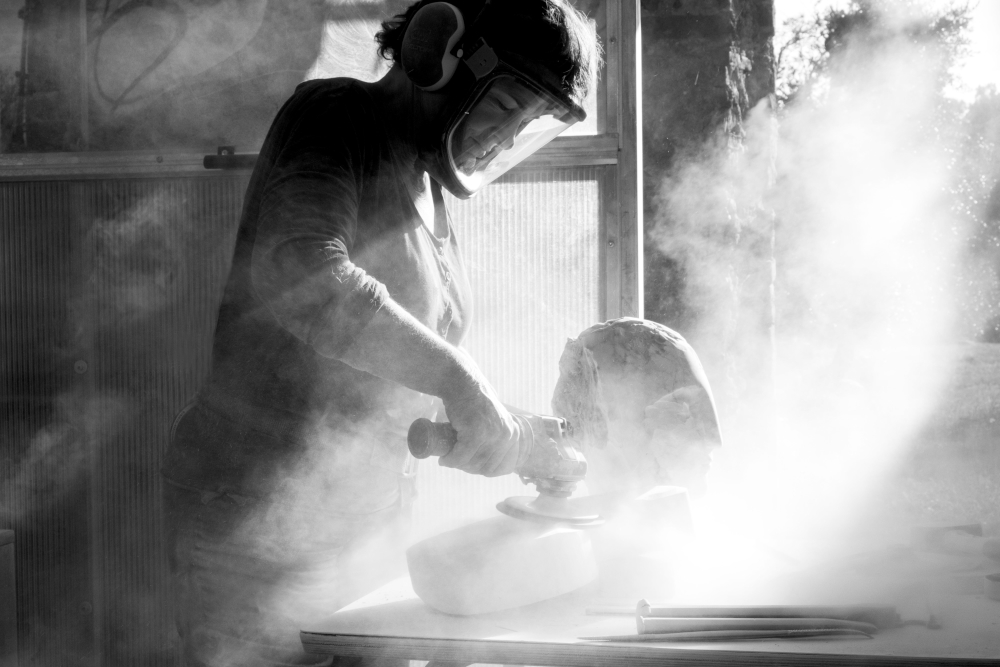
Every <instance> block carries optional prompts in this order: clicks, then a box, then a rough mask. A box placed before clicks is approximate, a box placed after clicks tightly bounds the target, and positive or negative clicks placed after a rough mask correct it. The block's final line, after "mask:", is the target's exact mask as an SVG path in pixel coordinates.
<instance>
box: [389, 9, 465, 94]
mask: <svg viewBox="0 0 1000 667" xmlns="http://www.w3.org/2000/svg"><path fill="white" fill-rule="evenodd" d="M464 34H465V20H464V19H463V18H462V12H460V11H458V8H457V7H456V6H455V5H453V4H451V3H449V2H432V3H430V4H427V5H424V6H423V7H421V8H420V9H418V10H417V12H416V13H415V14H414V15H413V18H411V19H410V22H409V24H408V25H407V26H406V32H405V33H403V43H402V45H401V48H400V62H401V64H402V65H403V71H404V72H406V76H408V77H409V78H410V81H412V82H413V84H414V85H415V86H417V87H418V88H421V89H423V90H428V91H434V90H439V89H440V88H443V87H444V86H445V85H446V84H447V83H448V82H449V81H451V78H452V76H454V75H455V69H456V68H457V67H458V60H459V58H458V57H456V56H455V55H453V54H452V51H453V50H454V48H455V45H456V44H457V43H458V40H460V39H462V36H463V35H464Z"/></svg>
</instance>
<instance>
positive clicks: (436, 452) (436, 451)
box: [406, 419, 458, 459]
mask: <svg viewBox="0 0 1000 667" xmlns="http://www.w3.org/2000/svg"><path fill="white" fill-rule="evenodd" d="M456 442H458V431H456V430H455V429H454V428H452V426H451V424H449V423H448V422H432V421H431V420H430V419H417V420H415V421H414V422H413V423H412V424H410V430H409V431H408V432H407V433H406V446H407V447H409V448H410V454H413V458H416V459H426V458H427V457H428V456H444V455H445V454H447V453H449V452H450V451H451V449H452V447H454V446H455V443H456Z"/></svg>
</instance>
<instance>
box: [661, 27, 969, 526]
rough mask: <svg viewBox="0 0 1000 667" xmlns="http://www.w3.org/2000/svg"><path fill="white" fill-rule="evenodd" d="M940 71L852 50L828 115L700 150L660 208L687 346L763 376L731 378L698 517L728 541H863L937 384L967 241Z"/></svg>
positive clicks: (823, 106) (819, 109)
mask: <svg viewBox="0 0 1000 667" xmlns="http://www.w3.org/2000/svg"><path fill="white" fill-rule="evenodd" d="M911 18H912V17H906V16H894V17H891V19H890V20H889V21H888V23H889V24H890V25H893V26H897V27H898V26H899V25H902V24H905V22H906V21H907V20H910V19H911ZM943 57H944V56H943V54H942V53H940V52H937V51H935V50H933V49H930V48H927V46H926V45H923V46H922V47H918V46H916V45H914V44H913V43H911V42H909V41H907V40H906V39H904V38H902V37H899V38H898V39H890V40H887V41H886V42H885V44H884V45H883V46H881V47H880V48H878V49H874V50H872V49H860V48H856V47H854V46H848V47H847V48H846V49H845V50H844V51H843V53H841V54H839V55H838V56H836V57H835V58H834V59H833V60H832V61H831V63H830V70H829V71H830V76H829V77H828V85H827V88H826V89H825V90H817V91H814V92H815V93H816V94H817V96H818V97H820V98H821V99H822V103H816V102H815V101H814V99H800V100H798V101H796V102H794V103H792V104H790V105H789V106H787V107H786V108H785V110H784V113H783V114H782V115H781V118H780V123H778V122H777V121H776V120H775V113H774V111H773V110H772V109H771V108H769V105H768V104H767V103H766V102H765V103H763V104H761V105H759V106H758V108H756V109H754V110H753V112H752V113H751V114H750V116H749V118H747V119H745V122H744V128H745V131H746V137H745V139H744V141H743V142H742V146H740V147H737V148H733V147H732V146H731V142H729V141H727V140H720V141H719V142H718V144H717V145H713V146H708V147H707V148H706V149H705V151H704V152H703V154H702V155H701V156H700V157H699V158H698V159H695V160H693V161H691V162H689V163H687V164H684V165H683V166H681V167H680V168H679V169H677V170H675V172H674V174H673V175H672V176H671V177H670V178H669V179H668V180H667V181H666V182H664V183H663V185H662V187H661V189H660V191H659V193H658V202H659V204H660V211H661V212H662V213H663V216H662V218H663V219H661V220H659V221H657V223H656V224H657V225H658V226H657V228H656V229H655V231H654V237H655V238H656V240H657V242H658V244H659V246H660V248H661V250H662V251H663V252H665V253H666V254H667V255H668V256H670V257H673V258H676V259H677V260H678V261H680V262H681V263H682V265H683V267H684V270H685V271H686V276H687V279H688V286H687V294H686V295H685V296H686V298H687V299H688V300H689V301H690V302H692V303H693V304H695V308H696V310H697V311H698V312H699V313H700V320H699V322H698V326H697V331H696V332H693V333H692V334H691V336H690V338H689V339H690V340H693V341H695V340H712V339H718V338H720V337H732V338H734V339H735V340H736V341H737V343H736V344H735V345H733V346H731V347H730V348H729V349H727V350H725V354H728V355H730V356H731V357H732V356H734V355H735V357H736V358H735V363H736V365H737V366H740V365H742V366H743V367H745V368H751V369H754V371H755V372H757V373H759V374H758V375H754V374H751V375H744V376H742V377H739V378H737V381H738V383H739V385H740V386H738V387H736V390H737V391H738V392H739V393H740V394H741V400H740V402H739V405H734V403H733V402H732V401H730V402H728V403H727V401H725V400H723V401H722V405H721V407H720V409H721V412H722V414H721V415H720V418H721V421H722V425H723V428H724V429H725V430H726V433H727V443H726V445H727V446H726V447H724V448H723V449H721V450H720V451H719V452H718V454H717V456H716V460H715V462H714V467H713V472H712V473H711V475H710V487H711V491H710V494H709V497H708V499H707V501H706V502H705V503H704V504H703V505H702V507H701V508H700V511H701V512H703V513H704V516H703V519H704V520H705V521H706V522H707V524H706V525H711V526H714V527H715V528H716V529H718V530H719V531H730V536H731V537H733V538H736V537H739V536H750V537H751V539H754V540H756V539H758V538H759V537H760V536H762V535H775V534H785V535H788V534H795V535H803V534H813V535H816V534H822V535H824V536H825V537H833V536H836V535H838V534H841V533H845V532H850V531H852V530H855V529H856V528H857V524H858V522H859V521H860V520H862V519H863V517H864V516H865V514H866V511H867V510H868V509H870V508H868V507H867V503H868V500H869V497H870V495H871V494H872V493H873V492H875V491H876V490H877V487H878V485H879V482H880V480H882V479H883V478H884V476H885V475H886V474H887V473H888V472H890V471H891V469H892V467H893V465H894V464H895V463H896V462H897V461H898V460H899V458H900V456H901V454H902V452H903V451H904V449H905V446H906V444H907V442H908V439H910V438H911V437H912V436H913V435H914V434H915V433H916V432H917V431H918V430H919V429H920V428H921V426H922V425H923V424H924V422H925V420H926V419H927V417H928V416H929V414H930V412H931V410H932V409H933V408H934V407H935V405H936V402H937V400H938V398H939V394H940V391H941V389H942V387H943V385H944V383H945V382H946V381H947V380H948V378H949V373H950V370H951V353H950V350H951V349H952V347H951V346H949V343H950V342H952V341H953V340H954V336H955V323H956V316H957V313H956V303H957V299H956V275H957V273H956V272H957V268H958V266H959V263H960V261H961V252H962V247H963V241H964V240H965V239H966V238H967V235H968V233H969V230H968V229H966V228H965V227H964V225H963V223H962V221H961V219H960V218H958V217H957V216H956V215H955V213H954V211H953V210H952V209H951V207H950V205H949V199H948V197H947V195H948V192H949V187H950V185H951V180H950V179H951V174H950V172H949V163H950V159H951V154H950V151H951V150H952V149H953V146H951V145H949V143H948V136H949V135H948V132H947V131H946V129H947V128H942V127H941V123H942V122H943V121H942V120H941V115H940V113H939V108H938V107H937V100H939V99H940V97H939V96H937V95H936V91H937V88H936V86H937V84H938V81H937V80H936V79H935V77H936V76H938V75H939V73H940V72H941V69H942V62H943ZM803 97H807V96H803ZM667 220H669V221H670V223H669V224H668V223H667ZM734 221H735V222H734ZM772 248H773V250H772ZM772 256H773V257H774V259H775V263H776V274H775V275H776V278H775V280H774V281H773V283H772V284H771V285H768V284H767V283H768V282H770V281H769V275H768V274H769V273H770V269H771V257H772ZM753 267H756V269H754V268H753ZM754 270H756V271H757V275H754V274H753V271H754ZM760 274H763V275H764V280H763V281H761V276H760ZM754 281H757V284H756V285H755V284H754ZM761 282H763V287H761V284H760V283H761ZM772 286H773V287H774V288H775V290H776V291H775V296H774V304H775V306H776V310H775V312H774V313H773V314H772V313H771V312H770V307H771V306H770V302H769V299H768V298H766V297H767V290H768V289H770V288H771V287H772ZM753 290H757V291H756V292H755V291H753ZM734 304H735V305H734ZM772 317H773V318H774V323H775V328H774V330H773V338H771V335H772V333H771V332H769V331H768V327H767V324H768V323H769V322H771V321H772ZM685 333H687V332H685ZM695 346H696V348H697V347H698V344H697V343H695ZM699 349H700V348H699ZM761 350H765V351H773V353H774V362H773V377H774V388H773V394H772V389H771V387H770V381H769V380H768V378H767V376H768V375H769V374H770V371H771V367H770V366H769V365H767V364H764V365H761V364H760V363H758V361H759V360H756V359H752V358H746V355H750V354H759V353H760V351H761ZM755 351H756V352H755ZM740 355H744V357H743V358H740ZM732 360H733V359H730V361H732ZM709 373H710V375H711V369H709ZM710 379H711V380H712V382H713V386H716V385H717V384H725V383H726V382H731V381H732V380H733V379H732V378H729V377H711V378H710ZM718 393H721V394H723V395H725V394H726V391H725V388H723V391H721V392H718ZM727 413H728V415H727ZM736 413H739V414H736ZM734 415H735V416H736V418H735V419H734V418H733V417H734ZM727 417H728V419H727ZM734 423H735V424H737V426H736V427H735V428H734Z"/></svg>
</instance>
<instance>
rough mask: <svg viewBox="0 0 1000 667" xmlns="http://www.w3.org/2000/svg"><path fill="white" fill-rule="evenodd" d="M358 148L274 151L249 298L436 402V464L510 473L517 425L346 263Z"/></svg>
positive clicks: (423, 329) (346, 143) (300, 145)
mask: <svg viewBox="0 0 1000 667" xmlns="http://www.w3.org/2000/svg"><path fill="white" fill-rule="evenodd" d="M342 106H343V105H337V106H335V107H333V108H330V109H328V110H327V111H325V112H324V115H323V118H322V119H321V120H322V123H323V124H322V127H323V128H329V127H331V126H333V127H336V126H337V125H338V123H335V122H332V120H331V118H334V116H335V114H341V115H345V118H343V119H341V120H340V126H341V127H352V126H356V125H357V124H358V121H357V120H356V119H352V118H350V114H349V113H346V112H345V111H344V109H343V108H342ZM348 111H349V109H348ZM318 122H320V121H319V120H317V123H318ZM312 124H313V125H315V124H316V123H312ZM308 126H310V123H309V121H308V118H305V119H300V120H299V121H297V125H296V127H308ZM356 144H358V141H357V138H356V137H355V136H354V135H352V134H349V133H343V132H338V133H336V134H332V133H321V134H319V135H318V136H317V135H315V134H308V135H307V136H304V137H299V136H298V135H297V134H293V135H292V136H291V138H290V139H289V140H288V142H287V143H286V145H285V146H284V148H283V150H281V151H280V152H279V154H278V155H277V157H276V159H275V165H274V168H273V169H272V170H271V172H270V176H269V178H268V182H267V184H266V186H265V188H264V190H263V194H262V197H261V204H260V212H259V223H258V225H257V227H256V230H255V237H254V246H253V257H252V261H251V280H252V283H253V288H254V291H255V293H256V295H257V297H258V298H259V299H260V300H261V302H262V303H263V304H264V306H265V307H266V308H267V310H268V311H269V312H270V313H271V314H272V315H273V317H274V318H275V319H276V320H277V322H278V323H279V324H280V325H281V326H282V327H283V328H284V329H285V330H287V331H288V332H289V333H291V334H292V335H294V336H295V337H297V338H298V339H300V340H301V341H303V342H304V343H306V344H308V345H309V346H311V347H312V348H313V349H314V350H315V351H316V352H317V353H318V354H320V355H322V356H325V357H328V358H332V359H338V360H340V361H343V362H344V363H346V364H349V365H351V366H353V367H355V368H357V369H359V370H362V371H365V372H368V373H371V374H373V375H376V376H378V377H381V378H384V379H386V380H391V381H393V382H396V383H399V384H401V385H403V386H406V387H409V388H410V389H414V390H416V391H420V392H423V393H426V394H430V395H433V396H438V397H440V398H441V399H442V401H443V403H444V406H445V409H446V410H447V412H448V418H449V420H450V421H451V422H452V425H453V426H454V427H455V429H456V431H458V442H457V444H456V446H455V448H454V449H453V450H452V453H451V454H449V455H447V456H444V457H441V459H440V462H441V464H442V465H445V466H450V467H455V468H460V469H462V470H465V471H466V472H470V473H478V474H482V475H487V476H494V475H502V474H506V473H509V472H512V471H513V470H514V465H515V463H516V460H517V440H516V426H515V424H514V422H513V420H512V419H511V417H510V414H509V413H508V412H507V410H506V409H505V408H504V407H503V406H502V404H501V403H500V402H499V400H497V397H496V394H495V392H494V391H493V389H492V388H491V387H490V385H489V383H488V382H487V381H486V379H485V378H484V377H483V375H482V373H481V372H480V370H479V369H478V367H477V366H476V364H475V363H474V362H473V361H472V359H471V358H470V357H469V356H468V355H467V354H465V353H464V352H462V351H461V350H459V349H458V348H456V347H455V346H453V345H451V344H449V343H448V342H447V341H445V340H444V339H443V338H441V337H440V336H439V335H438V334H437V333H436V332H434V331H432V330H431V329H430V328H428V327H427V326H425V325H424V324H423V323H421V322H420V321H419V320H417V319H416V318H415V317H413V316H412V315H411V314H410V313H409V312H407V311H406V310H405V309H404V308H403V307H402V306H401V305H399V304H398V303H397V302H396V301H394V300H393V299H392V297H391V296H390V295H389V294H388V292H387V291H386V289H385V286H384V285H382V284H381V283H380V282H378V281H377V280H375V279H374V278H372V277H371V276H369V275H367V273H366V272H365V271H364V270H362V269H361V268H360V267H358V266H356V265H355V264H354V263H353V262H352V261H351V258H350V252H351V249H352V248H353V244H354V239H355V238H356V237H357V235H358V233H359V230H358V229H357V225H358V221H357V209H358V199H359V194H358V193H359V192H361V191H362V189H363V188H364V187H365V182H364V176H363V174H364V173H366V170H365V169H364V168H362V167H361V166H360V165H361V163H362V160H363V157H360V156H363V154H364V150H363V146H359V145H356Z"/></svg>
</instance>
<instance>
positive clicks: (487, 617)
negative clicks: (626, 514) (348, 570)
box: [301, 577, 1000, 667]
mask: <svg viewBox="0 0 1000 667" xmlns="http://www.w3.org/2000/svg"><path fill="white" fill-rule="evenodd" d="M593 602H594V594H593V592H592V591H590V590H589V589H587V588H584V589H581V590H579V591H577V592H574V593H571V594H568V595H564V596H562V597H559V598H555V599H552V600H548V601H545V602H541V603H538V604H534V605H530V606H526V607H521V608H518V609H513V610H508V611H502V612H496V613H492V614H484V615H479V616H467V617H460V616H449V615H447V614H442V613H440V612H437V611H434V610H433V609H431V608H430V607H428V606H427V605H425V604H424V603H423V602H422V601H421V600H420V599H419V598H417V596H416V595H415V594H414V593H413V589H412V587H411V586H410V583H409V580H408V579H407V578H405V577H403V578H401V579H397V580H395V581H393V582H391V583H389V584H387V585H386V586H383V587H382V588H381V589H379V590H377V591H375V592H374V593H372V594H370V595H368V596H366V597H365V598H363V599H361V600H359V601H357V602H355V603H354V604H352V605H350V606H348V607H346V608H344V609H342V610H340V611H338V612H336V613H334V614H333V615H332V616H330V617H329V618H328V619H326V620H324V621H321V622H317V623H316V625H315V626H313V627H309V628H305V629H303V631H302V633H301V637H302V643H303V646H304V647H305V649H306V651H308V652H310V653H320V654H330V655H338V656H345V657H357V656H362V657H376V656H378V657H384V658H388V657H392V658H407V659H411V660H428V661H432V662H433V663H434V664H435V665H440V664H445V665H468V664H472V663H494V664H503V665H514V664H516V665H573V666H576V667H607V666H611V665H624V664H628V665H671V666H674V665H676V666H682V665H700V666H704V665H866V666H869V665H871V666H874V665H983V664H997V665H1000V602H998V601H995V600H991V599H988V598H987V597H985V596H984V595H982V594H981V593H980V594H975V593H966V594H957V593H954V594H945V595H941V596H938V598H937V599H936V600H935V609H934V615H935V618H936V620H937V621H938V622H939V623H940V626H941V627H940V628H939V629H929V628H927V627H923V626H917V625H907V626H902V627H898V628H892V629H887V630H883V631H882V632H880V633H879V634H877V635H876V636H875V637H873V638H870V639H869V638H864V637H861V638H855V637H835V638H830V637H824V638H810V639H795V640H788V639H783V640H754V641H739V642H735V641H728V642H699V643H690V642H674V643H647V642H641V643H639V642H628V643H626V642H620V643H615V642H597V641H589V640H584V639H580V638H581V637H592V636H606V635H623V634H635V632H636V629H635V620H634V618H633V617H632V616H627V615H617V616H615V615H594V614H588V613H586V609H587V607H588V605H591V604H592V603H593Z"/></svg>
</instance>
